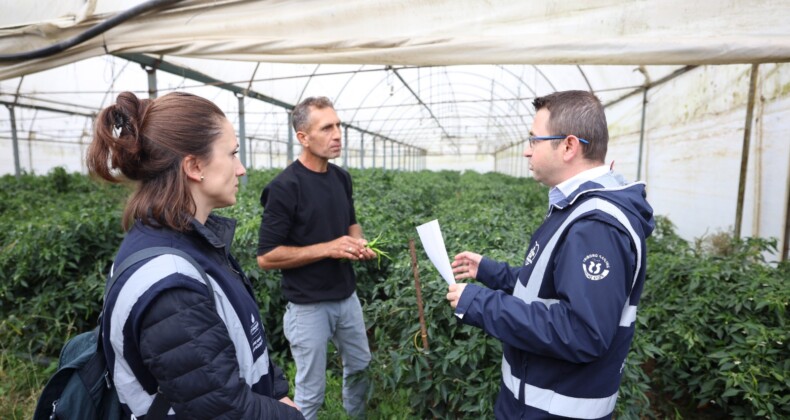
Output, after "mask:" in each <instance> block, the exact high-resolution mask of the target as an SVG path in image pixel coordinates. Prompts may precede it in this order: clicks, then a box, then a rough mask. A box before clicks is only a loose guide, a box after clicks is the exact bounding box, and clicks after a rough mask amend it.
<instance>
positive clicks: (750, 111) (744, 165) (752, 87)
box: [733, 64, 760, 239]
mask: <svg viewBox="0 0 790 420" xmlns="http://www.w3.org/2000/svg"><path fill="white" fill-rule="evenodd" d="M759 68H760V65H759V64H752V72H751V73H752V74H751V78H750V80H749V101H748V102H747V105H746V122H745V124H744V128H743V150H742V151H741V176H740V181H739V182H738V201H737V203H736V208H735V232H734V233H733V236H734V237H735V238H736V239H740V237H741V222H743V196H744V194H745V191H746V172H747V169H748V164H749V146H750V140H751V137H752V119H753V117H754V96H755V91H756V90H757V71H758V70H759Z"/></svg>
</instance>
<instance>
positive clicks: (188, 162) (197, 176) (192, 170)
mask: <svg viewBox="0 0 790 420" xmlns="http://www.w3.org/2000/svg"><path fill="white" fill-rule="evenodd" d="M181 170H183V171H184V173H185V174H186V176H187V178H189V179H191V180H192V181H195V182H200V181H202V180H203V165H202V164H201V163H200V160H198V158H196V157H195V156H192V155H189V156H187V157H185V158H184V160H183V162H181Z"/></svg>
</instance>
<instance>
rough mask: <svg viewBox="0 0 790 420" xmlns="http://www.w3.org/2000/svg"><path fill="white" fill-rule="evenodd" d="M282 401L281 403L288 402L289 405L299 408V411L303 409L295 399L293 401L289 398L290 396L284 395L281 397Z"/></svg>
mask: <svg viewBox="0 0 790 420" xmlns="http://www.w3.org/2000/svg"><path fill="white" fill-rule="evenodd" d="M280 402H281V403H283V404H288V405H290V406H291V407H293V408H295V409H297V410H299V411H302V409H301V408H299V407H298V406H297V405H296V403H295V402H293V401H292V400H291V399H290V398H288V397H282V398H280Z"/></svg>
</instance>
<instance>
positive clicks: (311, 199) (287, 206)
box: [258, 97, 376, 420]
mask: <svg viewBox="0 0 790 420" xmlns="http://www.w3.org/2000/svg"><path fill="white" fill-rule="evenodd" d="M292 117H293V126H294V130H295V131H296V138H297V139H298V140H299V143H301V145H302V153H301V154H300V155H299V158H298V159H297V160H296V161H294V162H293V163H292V164H290V165H288V167H286V168H285V170H283V172H282V173H280V174H279V175H278V176H277V177H276V178H274V179H273V180H272V181H271V182H270V183H269V185H267V186H266V187H265V188H264V190H263V193H262V194H261V205H262V206H263V208H264V211H263V215H262V217H261V227H260V232H259V239H258V265H259V266H260V267H261V268H263V269H265V270H272V269H280V270H282V274H283V278H282V288H283V296H285V298H286V299H287V300H288V305H287V310H286V312H285V316H284V319H283V327H284V328H283V329H284V331H285V337H286V338H287V339H288V342H289V343H290V346H291V353H292V354H293V357H294V360H295V361H296V395H295V397H294V402H295V403H296V405H297V406H299V407H300V408H301V410H302V413H303V414H304V416H305V418H307V419H308V420H310V419H315V418H316V414H317V412H318V409H319V408H320V407H321V404H323V401H324V390H325V388H326V354H327V343H328V341H329V340H330V339H331V340H332V342H333V343H334V344H335V347H337V349H338V351H339V352H340V355H341V357H342V359H343V405H344V407H345V409H346V411H347V412H348V413H349V415H351V416H352V417H354V418H360V417H364V416H365V396H366V394H367V381H366V380H365V378H364V376H365V375H364V373H363V371H364V370H365V369H366V368H367V366H368V363H369V362H370V349H369V347H368V340H367V335H366V333H365V322H364V320H363V319H362V307H361V305H360V303H359V299H358V298H357V295H356V291H355V290H356V280H355V278H354V270H353V268H352V266H351V261H357V260H369V259H372V258H374V257H375V256H376V254H375V253H374V252H373V251H372V250H371V249H370V248H367V246H366V245H367V241H366V240H365V239H364V237H363V235H362V227H361V226H360V225H359V224H358V223H357V220H356V213H355V211H354V200H353V194H352V184H351V176H350V175H349V173H348V172H346V171H345V170H343V169H342V168H340V167H339V166H337V165H334V164H332V163H329V159H334V158H336V157H338V156H340V151H341V126H340V119H339V118H338V116H337V113H336V112H335V109H334V106H333V105H332V102H331V101H330V100H329V99H327V98H325V97H311V98H307V99H305V100H304V101H302V102H301V103H299V105H297V106H296V108H294V110H293V112H292Z"/></svg>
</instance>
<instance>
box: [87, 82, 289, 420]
mask: <svg viewBox="0 0 790 420" xmlns="http://www.w3.org/2000/svg"><path fill="white" fill-rule="evenodd" d="M238 147H239V144H238V141H237V139H236V134H235V132H234V129H233V126H232V125H231V123H230V122H229V121H228V119H227V118H226V117H225V114H224V113H223V112H222V111H221V110H220V109H219V108H218V107H217V106H216V105H214V104H213V103H212V102H210V101H208V100H206V99H203V98H201V97H198V96H195V95H191V94H186V93H170V94H168V95H165V96H162V97H161V98H157V99H153V100H149V99H139V98H137V96H135V95H134V94H133V93H131V92H123V93H121V94H120V95H118V98H117V99H116V103H115V104H114V105H111V106H109V107H107V108H105V109H103V110H102V111H101V113H99V116H98V118H97V119H96V126H95V134H94V138H93V141H92V143H91V145H90V148H89V150H88V155H87V159H86V160H87V165H88V169H89V171H90V172H91V174H93V175H95V176H98V177H100V178H103V179H105V180H107V181H110V182H128V183H131V184H133V186H134V192H133V193H132V194H131V196H130V197H129V200H128V202H127V204H126V208H125V209H124V213H123V227H124V230H126V231H127V234H126V237H125V238H124V240H123V242H122V243H121V246H120V248H119V250H118V253H117V255H116V257H115V264H114V266H115V267H117V266H118V265H119V264H121V262H122V261H124V260H125V259H126V258H127V257H129V256H130V255H132V254H134V253H135V252H137V251H140V250H143V249H147V248H152V247H170V248H177V249H179V250H181V251H184V252H186V253H187V254H189V256H190V257H192V259H193V260H194V261H195V262H197V264H199V265H200V267H201V268H202V269H203V270H204V271H205V273H206V274H207V276H206V279H207V280H208V281H209V282H210V283H211V284H210V286H211V287H206V285H205V284H203V282H204V280H203V277H202V276H201V275H200V274H199V273H198V271H197V270H196V269H195V268H194V267H193V266H192V265H190V264H189V262H187V260H185V259H183V258H181V257H178V256H176V255H173V254H167V255H159V256H155V257H151V258H148V259H145V260H142V261H140V262H139V263H137V264H135V265H133V266H131V267H130V268H129V269H127V270H126V271H124V272H123V273H122V274H121V275H120V276H119V277H118V279H117V280H116V282H115V283H114V285H113V286H112V287H111V289H110V290H108V291H107V297H106V300H105V309H104V314H103V316H102V325H101V329H102V336H103V340H102V344H103V348H104V353H105V356H106V358H107V364H108V367H109V370H110V373H111V375H112V379H113V382H114V383H115V386H116V389H117V391H118V396H119V399H120V401H121V404H122V407H123V409H124V411H125V412H126V414H127V415H128V416H129V417H132V418H135V417H136V418H141V417H142V416H145V415H146V414H147V413H148V411H149V409H150V408H151V405H152V402H153V401H154V399H155V397H157V395H159V397H158V398H160V400H161V399H162V398H163V399H164V401H166V402H167V403H168V404H169V411H168V414H169V417H175V418H188V419H204V418H205V419H208V418H211V419H216V418H228V419H242V418H244V419H263V418H267V419H273V418H277V419H280V418H282V419H302V418H303V417H302V415H301V413H300V412H299V411H298V409H297V408H296V406H295V404H294V403H293V402H292V401H291V400H290V399H289V398H288V396H287V394H288V382H287V381H286V380H285V378H284V377H283V373H282V371H281V370H280V369H279V368H278V367H277V366H276V365H275V364H274V363H272V361H271V359H270V358H269V353H268V349H267V342H266V335H265V332H264V330H263V324H262V323H261V318H260V310H259V307H258V305H257V303H256V301H255V298H254V296H253V293H252V285H251V284H250V281H249V279H248V278H247V277H246V276H245V274H244V273H243V271H242V270H241V267H240V266H239V264H238V262H237V261H236V260H235V259H234V258H233V256H232V255H231V254H230V246H231V242H232V240H233V234H234V229H235V221H234V220H232V219H228V218H224V217H220V216H218V215H215V214H213V213H212V211H213V210H214V209H216V208H222V207H227V206H231V205H233V204H235V203H236V193H237V191H238V178H239V177H240V176H242V175H244V174H245V169H244V167H243V166H242V164H241V162H240V161H239V160H238V158H237V153H238ZM211 289H213V292H212V291H211Z"/></svg>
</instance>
